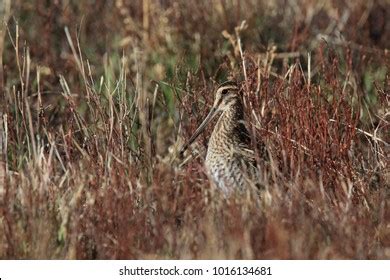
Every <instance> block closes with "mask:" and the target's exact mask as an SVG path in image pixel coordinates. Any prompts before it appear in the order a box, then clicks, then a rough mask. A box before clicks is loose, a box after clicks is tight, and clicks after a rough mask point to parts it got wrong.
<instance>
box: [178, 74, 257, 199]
mask: <svg viewBox="0 0 390 280" xmlns="http://www.w3.org/2000/svg"><path fill="white" fill-rule="evenodd" d="M218 115H219V118H218V120H217V122H216V124H215V127H214V130H213V132H212V133H211V136H210V139H209V142H208V147H207V154H206V159H205V167H206V173H207V175H208V176H209V177H211V180H212V182H213V183H214V184H215V185H216V186H217V187H218V188H219V189H220V190H221V191H222V192H223V193H224V194H226V195H230V194H231V193H232V192H234V191H236V190H239V191H244V190H245V189H246V187H248V186H250V185H251V178H253V174H254V170H255V160H254V152H253V150H251V149H250V142H251V141H250V136H249V133H248V130H247V128H246V126H245V123H244V106H243V102H242V98H241V95H240V88H239V87H238V86H237V83H236V82H235V81H227V82H225V83H222V84H221V85H220V86H219V87H218V89H217V91H216V94H215V98H214V103H213V106H212V108H211V110H210V112H209V113H208V115H207V116H206V118H205V119H204V120H203V122H202V123H201V124H200V125H199V127H198V128H197V129H196V130H195V132H194V133H193V135H192V136H191V137H190V138H189V140H188V141H187V142H186V143H185V144H184V145H183V146H182V148H181V149H180V151H179V153H180V155H181V156H183V153H184V152H185V151H186V150H187V149H188V147H189V146H190V145H191V144H192V143H193V142H194V141H195V140H196V139H197V137H198V136H199V135H200V134H201V133H202V132H203V131H204V130H205V128H206V127H207V125H208V124H209V123H210V122H211V121H212V120H213V119H214V118H215V117H217V116H218Z"/></svg>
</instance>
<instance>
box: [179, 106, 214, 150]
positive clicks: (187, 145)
mask: <svg viewBox="0 0 390 280" xmlns="http://www.w3.org/2000/svg"><path fill="white" fill-rule="evenodd" d="M217 113H218V110H217V109H216V108H215V107H213V108H211V110H210V112H209V114H208V115H207V117H206V118H205V119H204V121H203V122H202V123H201V124H200V126H199V127H198V128H197V129H196V130H195V132H194V134H193V135H192V136H191V138H190V139H189V140H188V141H187V142H186V143H185V144H184V145H183V147H182V148H181V149H180V152H179V153H180V156H182V155H183V153H184V152H185V151H186V150H187V148H188V147H189V146H190V145H191V144H192V143H193V142H194V141H195V140H196V138H198V136H199V135H200V134H201V133H202V132H203V130H204V129H205V128H206V126H207V124H208V123H209V122H211V121H212V120H213V119H214V117H215V116H216V115H217Z"/></svg>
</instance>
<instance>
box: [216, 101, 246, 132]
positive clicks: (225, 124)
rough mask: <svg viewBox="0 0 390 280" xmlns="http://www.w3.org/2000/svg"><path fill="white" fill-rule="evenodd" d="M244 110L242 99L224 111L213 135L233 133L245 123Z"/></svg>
mask: <svg viewBox="0 0 390 280" xmlns="http://www.w3.org/2000/svg"><path fill="white" fill-rule="evenodd" d="M243 120H244V110H243V105H242V102H241V100H240V99H237V100H236V102H234V103H232V104H231V105H230V106H229V107H228V108H225V110H224V111H223V112H222V114H221V116H220V117H219V119H218V122H217V124H216V126H215V128H214V131H213V135H216V134H220V133H222V134H227V135H229V134H232V133H233V132H234V131H235V130H237V129H238V128H239V127H241V126H242V125H243Z"/></svg>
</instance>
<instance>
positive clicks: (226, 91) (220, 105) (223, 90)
mask: <svg viewBox="0 0 390 280" xmlns="http://www.w3.org/2000/svg"><path fill="white" fill-rule="evenodd" d="M238 92H239V87H238V86H237V84H236V83H235V82H233V81H228V82H225V83H223V84H221V85H220V86H219V87H218V89H217V92H216V94H215V100H214V104H213V107H212V108H211V110H210V112H209V113H208V115H207V116H206V118H205V119H204V120H203V122H202V123H201V124H200V125H199V127H198V128H197V129H196V130H195V132H194V134H193V135H192V136H191V138H190V139H189V140H188V141H187V143H185V144H184V145H183V147H182V148H181V149H180V154H181V155H182V154H183V153H184V152H185V150H187V148H188V147H189V146H190V145H191V144H192V143H193V142H194V141H195V140H196V138H198V136H199V135H200V134H201V133H202V132H203V131H204V129H205V128H206V126H207V125H208V124H209V123H210V122H211V121H212V120H213V119H214V117H215V116H216V115H218V113H219V112H223V111H225V110H226V109H227V108H229V107H230V106H232V105H234V104H235V103H236V102H237V101H238V100H239V93H238Z"/></svg>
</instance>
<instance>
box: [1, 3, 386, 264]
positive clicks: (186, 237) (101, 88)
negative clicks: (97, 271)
mask: <svg viewBox="0 0 390 280" xmlns="http://www.w3.org/2000/svg"><path fill="white" fill-rule="evenodd" d="M6 2H7V1H6ZM334 2H335V3H332V2H331V1H311V0H304V1H303V0H302V1H278V0H274V1H254V0H253V1H252V0H247V1H211V2H210V1H197V2H195V1H173V0H164V1H151V0H143V1H141V0H138V1H126V0H116V1H65V0H64V1H53V2H52V3H51V4H50V5H48V6H47V1H41V0H35V1H26V0H23V1H22V0H15V1H12V5H11V14H12V17H8V16H6V17H5V19H8V18H11V19H9V20H7V24H6V25H4V26H2V29H1V32H0V35H2V36H0V50H2V56H3V67H1V69H0V74H1V79H0V80H1V81H3V82H2V83H3V85H2V91H1V100H2V102H1V105H0V106H1V107H0V109H1V122H0V133H1V135H0V140H1V141H0V148H1V149H0V156H1V157H0V172H1V173H0V180H1V184H0V196H1V197H0V198H1V201H0V202H1V204H0V210H1V216H0V229H1V230H0V256H1V258H3V259H57V258H61V259H63V258H66V259H128V258H130V259H149V258H151V259H156V258H157V259H210V258H211V259H214V258H218V259H223V258H227V259H254V258H255V259H274V258H276V259H389V258H390V182H389V181H390V174H389V172H390V171H389V143H390V137H389V136H390V134H389V105H390V104H389V90H390V79H389V75H390V73H389V66H390V58H389V50H388V49H389V47H390V22H389V20H388V19H387V18H386V11H388V10H389V9H388V4H387V3H386V1H371V2H370V1H369V2H368V3H366V1H345V2H344V1H334ZM3 10H4V11H5V9H2V10H1V9H0V11H1V12H2V11H3ZM11 14H10V15H11ZM381 20H382V21H381ZM2 37H4V40H2ZM0 66H1V64H0ZM226 77H234V78H235V79H237V80H238V81H239V83H240V85H241V89H242V90H241V91H242V93H243V98H244V102H245V107H246V120H247V123H248V128H249V130H250V133H251V138H252V143H253V149H254V150H255V151H256V155H257V161H258V166H259V168H260V170H261V173H262V174H263V176H262V180H263V182H262V184H263V185H264V187H265V190H264V192H263V193H262V195H261V198H259V197H258V196H257V195H256V194H253V193H245V194H239V193H237V194H234V195H232V196H231V197H229V198H225V197H223V196H222V195H221V194H220V193H219V192H218V191H216V190H215V189H214V188H213V187H212V186H210V183H209V181H208V179H207V176H206V175H205V173H204V168H203V159H204V152H205V148H206V147H207V139H208V135H209V133H210V130H211V127H210V128H209V129H208V131H207V132H206V134H204V135H203V136H202V137H200V140H199V141H198V143H197V145H195V146H194V147H193V148H192V149H191V150H192V153H193V155H199V156H194V158H192V159H188V160H187V161H186V162H183V161H181V160H180V159H178V158H177V157H176V152H177V148H178V146H179V145H180V144H181V143H182V141H183V139H188V137H189V136H190V134H191V133H192V132H193V131H194V129H195V127H196V126H197V125H198V124H199V123H200V121H201V120H202V118H203V117H204V116H205V114H206V113H207V111H208V108H209V105H211V104H212V99H213V94H212V93H213V90H214V89H215V87H216V85H217V83H218V82H220V81H223V80H224V79H226ZM259 143H263V144H264V146H265V147H266V156H264V151H261V150H260V148H259V146H260V145H258V144H259ZM188 156H190V155H188Z"/></svg>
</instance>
